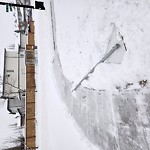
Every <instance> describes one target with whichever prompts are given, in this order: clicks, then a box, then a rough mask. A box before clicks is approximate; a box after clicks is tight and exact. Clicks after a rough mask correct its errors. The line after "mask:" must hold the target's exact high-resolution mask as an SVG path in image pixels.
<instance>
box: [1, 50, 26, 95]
mask: <svg viewBox="0 0 150 150" xmlns="http://www.w3.org/2000/svg"><path fill="white" fill-rule="evenodd" d="M4 63H5V64H4V67H5V68H4V85H3V86H4V88H3V96H6V97H7V96H8V97H12V96H18V91H19V90H20V89H21V90H24V89H25V63H24V53H23V52H22V53H20V54H18V52H17V51H7V50H5V62H4Z"/></svg>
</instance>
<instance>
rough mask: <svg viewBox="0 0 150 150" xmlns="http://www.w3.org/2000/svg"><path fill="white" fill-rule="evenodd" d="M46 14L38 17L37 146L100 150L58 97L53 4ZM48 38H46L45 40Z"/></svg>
mask: <svg viewBox="0 0 150 150" xmlns="http://www.w3.org/2000/svg"><path fill="white" fill-rule="evenodd" d="M45 6H46V10H45V11H43V12H42V11H37V14H35V26H36V44H37V45H38V67H37V72H38V75H37V77H38V78H37V82H38V85H37V86H38V88H37V90H38V94H37V99H38V100H37V118H38V119H37V135H38V138H37V143H38V146H39V149H41V150H43V149H45V150H70V149H71V150H77V149H78V150H88V149H92V150H96V149H97V148H96V147H94V146H93V145H92V144H91V143H90V142H89V141H88V140H87V138H86V137H85V136H84V135H83V134H82V132H81V131H80V129H79V127H78V126H77V124H76V123H75V121H74V119H73V118H72V117H71V116H70V115H68V112H67V108H66V106H65V105H64V103H63V101H62V100H61V97H60V96H59V94H58V89H57V86H56V85H57V84H56V83H55V82H56V81H55V80H56V79H55V76H54V74H53V69H52V60H53V42H52V36H51V34H52V31H51V22H50V21H51V20H50V19H51V17H50V8H49V6H50V4H49V2H48V1H46V3H45ZM43 37H46V38H43Z"/></svg>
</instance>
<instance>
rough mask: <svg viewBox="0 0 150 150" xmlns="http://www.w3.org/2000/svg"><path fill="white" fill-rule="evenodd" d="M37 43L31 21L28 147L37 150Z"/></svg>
mask: <svg viewBox="0 0 150 150" xmlns="http://www.w3.org/2000/svg"><path fill="white" fill-rule="evenodd" d="M34 47H35V42H34V21H30V31H29V33H28V44H27V45H26V141H25V142H26V143H25V144H26V145H27V147H28V148H29V149H32V150H33V149H36V148H37V147H36V122H35V121H36V119H35V89H36V84H35V64H34V60H35V49H34Z"/></svg>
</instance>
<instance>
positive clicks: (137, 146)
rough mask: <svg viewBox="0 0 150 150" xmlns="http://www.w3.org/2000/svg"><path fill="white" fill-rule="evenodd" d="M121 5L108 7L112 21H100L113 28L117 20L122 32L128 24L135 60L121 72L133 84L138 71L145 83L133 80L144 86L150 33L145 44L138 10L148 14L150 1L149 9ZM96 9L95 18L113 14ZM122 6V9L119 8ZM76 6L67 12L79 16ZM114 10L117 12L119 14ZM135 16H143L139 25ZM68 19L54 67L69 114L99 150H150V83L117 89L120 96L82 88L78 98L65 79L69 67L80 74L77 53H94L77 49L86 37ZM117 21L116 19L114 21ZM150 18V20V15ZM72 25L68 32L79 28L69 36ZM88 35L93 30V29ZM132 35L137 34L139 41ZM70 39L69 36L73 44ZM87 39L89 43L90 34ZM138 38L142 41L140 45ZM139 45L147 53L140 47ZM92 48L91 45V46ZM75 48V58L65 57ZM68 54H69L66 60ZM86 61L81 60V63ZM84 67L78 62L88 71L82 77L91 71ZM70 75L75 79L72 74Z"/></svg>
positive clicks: (109, 17)
mask: <svg viewBox="0 0 150 150" xmlns="http://www.w3.org/2000/svg"><path fill="white" fill-rule="evenodd" d="M78 2H79V1H78ZM82 2H83V1H82ZM101 2H103V3H106V4H107V3H109V2H107V1H101ZM91 3H92V2H91ZM120 3H121V1H120V2H118V1H117V2H115V3H113V1H112V4H111V5H113V6H115V7H109V6H111V5H108V6H107V5H106V8H107V7H108V10H109V11H110V12H109V13H108V14H107V13H106V16H105V17H102V19H101V18H100V17H99V16H98V19H99V20H100V19H101V20H102V21H103V19H104V21H105V19H107V20H108V22H107V24H111V20H112V22H115V23H117V26H119V27H120V29H121V28H122V25H120V22H121V21H122V24H124V27H123V28H122V32H123V33H124V36H125V38H126V44H127V45H128V49H130V55H129V54H128V55H129V56H130V57H126V59H127V61H124V64H128V66H127V67H123V68H125V72H124V71H120V72H119V74H120V73H121V76H127V78H128V80H127V83H130V79H131V81H132V80H133V79H134V78H135V76H134V78H132V75H136V73H135V72H138V75H139V76H140V77H141V78H139V79H138V80H133V81H132V82H134V83H137V81H139V80H140V79H142V78H145V77H149V73H148V71H149V70H148V64H149V53H147V52H148V51H147V50H148V46H149V45H148V44H147V46H145V44H144V43H146V41H147V40H148V39H149V38H148V35H147V34H146V33H147V32H145V36H144V37H145V39H143V36H141V35H140V34H139V32H140V31H141V30H139V29H138V25H139V24H140V23H141V22H139V20H140V19H139V18H140V14H142V13H139V14H138V9H137V7H138V6H139V10H140V11H142V12H143V13H144V12H145V11H144V10H145V9H142V6H143V7H148V6H149V5H145V3H146V2H145V3H144V4H143V5H138V6H137V4H134V3H135V2H133V4H130V5H129V1H128V2H127V1H126V2H125V3H121V4H120ZM62 4H63V3H61V5H60V6H61V7H59V9H61V8H63V7H62ZM77 4H78V3H77ZM94 4H95V5H94V6H93V7H94V8H95V9H93V12H95V11H97V10H99V11H100V13H97V12H95V14H98V15H100V14H102V15H103V10H104V11H105V10H107V9H100V8H101V7H103V6H102V5H101V3H100V2H99V3H98V2H95V3H94ZM97 4H100V5H97ZM119 4H120V5H119ZM86 5H87V4H86ZM86 5H85V6H86ZM118 5H119V6H120V7H118ZM71 6H72V7H71ZM73 6H74V5H69V7H64V9H65V10H66V9H67V8H68V9H69V8H70V7H71V9H69V11H70V13H71V12H72V9H73V8H74V9H75V12H76V8H77V7H73ZM89 6H90V5H89ZM96 8H97V10H96ZM113 9H114V10H115V11H113ZM122 9H123V11H122ZM81 10H82V9H81ZM94 10H95V11H94ZM119 10H120V11H119ZM133 10H134V11H133ZM69 11H68V12H69ZM78 11H79V10H78ZM130 11H131V12H130ZM60 12H61V11H60ZM63 12H64V13H63ZM125 12H126V13H128V12H129V14H127V16H128V17H126V15H123V14H124V13H125ZM133 12H135V16H136V17H137V16H138V17H137V18H138V19H135V21H136V22H135V21H132V20H134V17H133V15H130V13H131V14H132V13H133ZM62 13H63V15H65V13H66V12H65V11H62V12H61V13H60V15H61V16H62ZM119 13H121V15H119V16H120V18H119V19H118V14H119ZM126 13H125V14H126ZM66 14H67V15H65V21H64V20H63V19H62V20H61V19H60V20H61V21H62V22H61V21H60V22H58V23H56V25H57V26H56V27H58V28H57V32H58V29H59V32H62V31H64V32H63V33H62V34H58V35H57V38H58V37H59V38H60V39H57V38H56V37H55V38H56V39H57V42H56V43H57V44H58V46H59V47H58V51H57V48H56V51H55V59H54V62H53V68H54V73H55V77H56V81H57V84H58V89H59V91H60V95H61V97H62V99H63V100H64V102H65V103H66V105H67V107H68V110H69V112H70V113H71V114H72V116H73V117H74V119H75V120H76V122H77V123H78V125H79V127H80V128H81V129H82V131H83V133H84V134H85V135H86V136H87V137H88V139H89V140H90V141H91V142H92V143H94V144H96V145H97V146H98V147H99V149H102V150H149V149H150V109H149V108H150V93H149V89H148V88H147V86H145V85H144V84H141V87H140V88H137V87H136V86H135V88H132V89H130V88H127V87H126V88H123V89H121V90H120V89H119V88H120V87H116V89H117V88H118V92H113V91H109V90H97V89H93V88H83V87H81V86H80V87H79V88H78V89H77V90H76V91H75V92H74V93H72V92H71V89H72V83H71V82H70V81H69V80H68V79H69V78H66V74H65V73H66V70H67V68H68V67H69V65H70V66H71V67H70V68H71V69H72V72H73V70H77V69H76V68H74V67H72V64H73V63H72V60H74V59H75V58H76V55H75V54H74V53H75V52H76V51H78V49H79V50H82V53H84V50H85V53H84V54H82V55H83V56H85V54H86V53H88V52H89V48H88V47H84V48H83V49H81V48H80V47H76V46H74V45H73V46H72V45H71V44H72V43H73V44H74V43H76V40H75V39H74V38H77V39H78V38H80V35H79V36H78V35H76V34H75V35H74V34H73V35H72V34H71V33H72V31H73V29H74V28H73V27H74V26H75V24H74V26H71V24H72V22H71V21H70V20H69V19H70V18H69V17H70V16H71V17H72V15H68V14H69V13H66ZM91 14H92V13H90V14H89V15H91ZM111 14H112V15H111ZM137 14H138V15H137ZM56 16H57V18H58V16H59V15H58V14H56ZM130 16H131V17H130ZM73 17H74V16H73ZM73 17H72V18H73ZM111 17H112V18H114V19H111ZM136 17H135V18H136ZM74 18H75V17H74ZM74 18H73V19H74ZM77 18H78V17H77ZM88 18H89V17H88ZM91 18H92V17H91ZM147 18H149V17H148V16H147ZM96 19H97V18H96ZM144 19H145V21H146V20H147V19H146V17H144ZM68 20H69V21H68ZM67 21H68V22H69V23H68V22H67ZM56 22H57V21H56ZM66 22H67V23H68V24H67V25H68V26H69V27H68V28H69V29H70V28H71V27H72V28H73V29H72V28H71V29H70V30H69V31H68V30H67V31H68V32H67V31H65V30H66V24H65V23H66ZM93 22H94V21H93V20H90V21H89V22H87V24H86V23H85V25H88V23H93ZM109 22H110V23H109ZM61 23H64V24H65V25H64V26H65V27H64V28H63V24H61ZM105 23H106V22H105ZM133 23H135V24H133ZM59 24H61V26H59ZM126 24H127V25H126ZM83 25H84V24H83ZM104 25H105V24H104ZM104 25H103V24H102V23H101V21H100V24H99V25H95V26H96V29H97V27H99V26H104ZM93 26H94V25H93ZM83 27H84V26H83ZM104 27H105V26H104ZM128 27H130V30H129V29H128ZM141 27H142V28H144V29H145V30H146V31H147V29H148V28H147V23H146V22H142V24H141ZM68 28H67V29H68ZM81 29H82V28H81ZM92 29H93V28H92ZM94 29H95V28H94ZM87 30H88V31H89V28H87ZM75 31H76V30H75ZM96 31H97V32H96V33H99V32H98V31H99V30H96ZM128 31H129V32H128ZM141 32H142V31H141ZM65 33H66V34H67V35H68V36H67V35H66V34H65ZM69 33H70V34H69ZM73 33H74V32H73ZM85 33H87V34H90V35H91V36H92V35H93V34H94V32H93V31H91V32H90V33H89V32H86V31H85V32H84V34H85ZM132 33H134V34H135V36H134V37H133V34H132ZM105 34H106V32H105ZM99 35H101V34H99ZM102 35H104V34H102ZM61 36H63V38H62V39H61ZM66 36H67V37H68V39H67V37H66ZM84 38H86V34H85V37H84ZM89 38H90V39H92V37H89ZM56 39H55V40H56ZM96 39H97V38H96ZM102 39H104V37H103V38H98V42H99V43H101V45H103V44H102V43H103V41H102ZM135 39H136V40H137V41H135ZM141 39H142V40H141ZM80 40H81V42H83V41H82V38H80ZM138 40H139V41H140V42H141V41H142V43H140V42H138ZM62 41H63V42H62ZM72 41H74V42H72ZM106 41H107V40H106ZM132 41H134V42H132ZM68 43H71V44H70V45H71V46H72V47H71V46H70V45H69V44H68ZM63 44H64V45H65V46H66V47H65V46H64V47H63V46H62V45H63ZM83 45H85V43H84V42H83ZM106 45H107V42H106ZM137 45H138V46H139V47H142V48H138V46H137ZM88 46H90V44H89V45H88ZM74 47H75V50H74ZM69 48H70V49H71V48H72V52H73V54H74V55H65V53H67V52H66V51H67V50H68V49H69ZM95 49H96V48H95V47H92V48H91V51H92V52H91V53H92V54H93V53H94V52H93V51H94V50H95ZM98 49H100V48H98ZM141 49H142V51H141ZM73 50H74V51H73ZM62 55H64V59H63V56H62ZM67 56H69V57H71V56H72V57H71V58H70V59H69V60H68V57H67ZM78 56H79V55H78ZM74 57H75V58H74ZM93 57H94V58H93V60H95V59H96V55H93ZM59 58H60V59H59ZM83 58H84V57H83ZM83 58H82V57H81V60H82V59H83ZM99 58H101V57H99ZM131 58H132V59H131ZM147 58H148V59H147ZM65 59H67V60H68V61H66V62H67V65H66V66H65V65H64V64H63V62H62V61H64V60H65ZM60 60H61V63H60ZM84 61H86V59H84ZM68 62H69V63H68ZM81 62H82V61H78V63H79V64H78V63H77V64H76V66H80V65H81V66H80V67H79V68H81V67H82V68H83V70H82V72H83V73H84V72H86V71H85V70H84V68H86V67H85V66H82V64H81ZM87 62H91V61H90V60H87ZM144 62H147V63H144ZM84 64H88V63H84ZM61 65H62V67H61ZM130 66H131V67H130ZM135 66H138V67H137V68H138V71H137V70H136V69H135V70H134V68H136V67H135ZM62 68H63V69H62ZM70 68H69V69H70ZM126 68H128V69H126ZM145 68H147V69H145ZM71 69H70V70H71ZM140 70H141V71H140ZM145 70H146V71H145ZM139 71H140V72H139ZM69 73H70V74H71V72H69ZM69 73H68V74H69ZM79 73H80V72H75V71H74V72H73V73H72V74H73V75H74V76H77V74H79ZM128 73H130V75H128ZM145 73H147V75H146V76H145ZM68 74H67V75H68ZM72 74H71V75H72ZM101 74H102V73H101ZM124 74H125V75H124ZM68 76H69V75H68ZM81 76H83V75H81ZM115 77H116V76H115ZM120 78H121V77H120ZM125 79H126V78H125ZM146 79H149V78H146ZM96 81H98V80H96ZM148 82H149V80H148ZM148 84H149V83H148ZM126 86H130V85H128V84H127V85H126ZM138 87H139V85H138Z"/></svg>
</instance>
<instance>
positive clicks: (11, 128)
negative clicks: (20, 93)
mask: <svg viewBox="0 0 150 150" xmlns="http://www.w3.org/2000/svg"><path fill="white" fill-rule="evenodd" d="M0 114H1V116H0V118H1V123H0V129H1V134H0V148H1V149H2V148H10V147H13V146H16V145H18V143H17V142H15V141H16V140H17V137H19V136H20V133H21V132H20V130H19V128H17V123H18V121H19V120H20V118H19V117H17V116H19V115H10V114H9V113H8V111H7V100H2V99H1V101H0Z"/></svg>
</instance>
